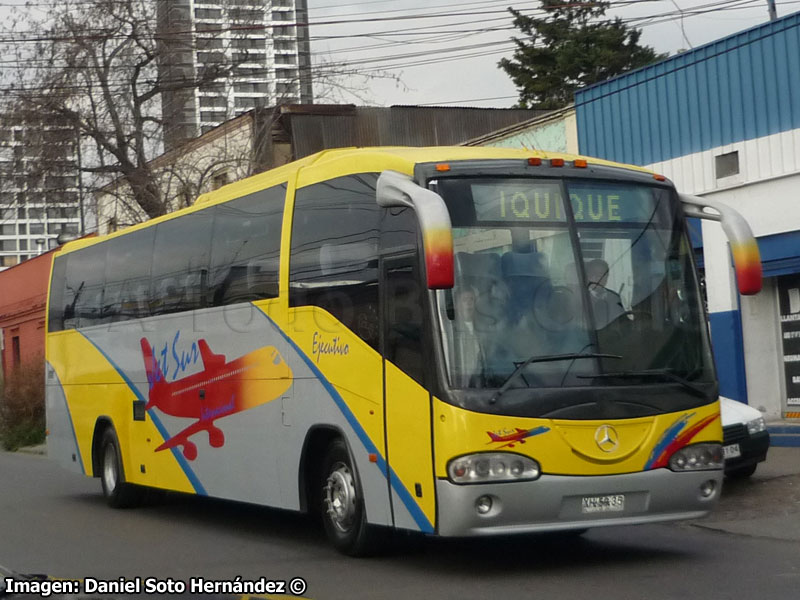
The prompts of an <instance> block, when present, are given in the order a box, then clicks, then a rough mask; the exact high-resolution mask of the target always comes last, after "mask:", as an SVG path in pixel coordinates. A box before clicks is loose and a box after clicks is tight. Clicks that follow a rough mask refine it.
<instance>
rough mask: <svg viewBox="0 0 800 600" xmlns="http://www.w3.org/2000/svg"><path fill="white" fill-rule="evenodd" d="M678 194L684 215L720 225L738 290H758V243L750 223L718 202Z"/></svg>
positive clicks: (753, 292) (746, 293)
mask: <svg viewBox="0 0 800 600" xmlns="http://www.w3.org/2000/svg"><path fill="white" fill-rule="evenodd" d="M678 196H679V198H680V200H681V202H682V203H683V210H684V212H685V213H686V216H687V217H695V218H698V219H707V220H710V221H719V222H720V224H721V225H722V229H723V231H724V232H725V235H726V236H727V237H728V241H729V242H730V244H731V253H732V254H733V266H734V268H735V269H736V281H737V282H738V284H739V293H740V294H742V295H744V296H751V295H753V294H757V293H758V292H760V291H761V285H762V269H761V255H760V254H759V252H758V244H757V243H756V239H755V237H753V232H752V230H751V229H750V225H748V224H747V221H745V220H744V217H743V216H742V215H740V214H739V213H738V212H737V211H736V210H734V209H733V208H731V207H730V206H728V205H726V204H722V203H720V202H715V201H713V200H708V199H706V198H700V197H698V196H690V195H689V194H679V195H678ZM707 208H710V209H711V210H713V211H716V214H714V213H708V212H705V209H707Z"/></svg>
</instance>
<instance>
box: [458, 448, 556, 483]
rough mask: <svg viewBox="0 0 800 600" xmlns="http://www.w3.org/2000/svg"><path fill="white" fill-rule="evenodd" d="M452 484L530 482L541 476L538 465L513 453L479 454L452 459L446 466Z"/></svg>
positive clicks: (530, 459)
mask: <svg viewBox="0 0 800 600" xmlns="http://www.w3.org/2000/svg"><path fill="white" fill-rule="evenodd" d="M447 474H448V476H449V477H450V481H452V482H453V483H487V482H490V481H491V482H499V481H530V480H532V479H536V478H538V477H539V475H541V469H540V467H539V463H538V462H536V461H535V460H533V459H532V458H528V457H527V456H522V455H520V454H514V453H513V452H481V453H479V454H467V455H465V456H459V457H458V458H454V459H453V460H451V461H450V462H449V463H448V465H447Z"/></svg>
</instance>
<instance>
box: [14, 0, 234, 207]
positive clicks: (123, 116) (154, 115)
mask: <svg viewBox="0 0 800 600" xmlns="http://www.w3.org/2000/svg"><path fill="white" fill-rule="evenodd" d="M167 5H169V2H168V3H167ZM158 6H159V3H157V2H155V1H154V0H92V1H88V2H87V0H57V1H54V2H53V3H52V4H51V5H50V6H49V8H48V9H47V10H45V11H43V12H42V11H39V12H37V13H34V12H32V11H31V10H22V9H20V10H19V11H18V12H17V13H16V15H15V18H14V19H12V20H11V21H10V22H9V23H8V24H7V28H8V29H9V30H10V31H8V32H7V33H6V39H8V40H10V42H9V43H6V48H4V56H6V57H13V61H12V62H11V66H12V67H13V70H10V72H9V71H7V72H6V76H5V82H4V87H5V90H4V91H5V98H6V100H7V105H6V107H5V113H6V114H7V115H14V117H15V118H17V119H19V120H20V121H21V122H26V123H31V122H37V121H38V122H42V121H43V120H44V121H46V122H47V121H48V120H51V122H52V123H54V124H58V126H59V127H71V128H72V129H73V130H74V131H75V132H76V135H77V136H78V137H79V138H80V139H81V140H88V141H89V142H90V147H89V148H86V149H85V150H84V160H83V161H82V165H81V170H82V171H83V172H84V173H86V174H89V175H90V177H89V178H88V185H89V187H90V188H95V189H99V188H100V187H102V186H104V185H106V184H108V183H109V182H111V181H115V180H117V179H120V178H121V179H122V180H123V181H124V183H125V185H126V186H127V188H128V189H129V190H130V196H131V197H132V199H133V201H134V202H135V204H136V205H137V206H138V207H139V208H140V209H141V212H142V213H143V214H144V215H145V216H146V217H155V216H158V215H162V214H164V213H165V212H167V211H168V208H169V207H168V203H167V197H166V195H165V193H164V190H163V189H161V186H160V185H159V183H158V177H157V176H156V174H155V173H154V172H153V167H152V165H151V161H152V159H153V158H154V157H156V156H158V155H159V154H161V152H162V151H163V146H162V143H161V140H162V137H161V136H162V133H163V130H164V123H165V122H174V121H175V120H176V119H180V114H179V111H180V110H181V105H180V102H178V103H177V104H176V105H175V106H174V107H168V110H162V104H161V100H162V95H164V94H165V93H169V92H173V93H176V92H177V93H180V92H181V91H187V92H188V91H191V90H194V89H196V88H199V87H202V86H204V85H207V84H211V83H213V82H215V81H218V80H220V79H224V78H226V77H229V76H231V75H232V73H233V70H234V69H235V67H236V64H235V63H234V62H233V61H231V60H229V59H228V57H229V56H230V53H226V52H219V53H218V56H217V60H215V61H214V62H213V64H209V65H206V66H205V68H203V69H193V68H192V69H186V68H181V67H182V65H181V62H185V60H182V61H178V63H177V64H176V65H174V67H173V68H165V65H166V66H169V65H168V63H169V61H172V60H175V59H176V57H178V58H180V57H181V56H185V54H186V53H191V52H193V51H195V50H196V45H197V40H198V38H197V37H196V36H195V35H193V32H192V31H190V30H183V31H176V30H175V29H174V28H173V29H170V28H169V27H168V28H167V29H166V30H163V31H160V30H159V28H158V23H159V20H158ZM162 23H163V20H162ZM218 33H223V32H218ZM224 33H225V35H224V36H221V35H220V36H218V37H219V38H220V39H221V41H222V43H225V44H228V43H231V41H232V39H233V38H234V37H235V34H232V33H231V32H224ZM214 37H215V32H209V33H208V34H207V35H205V36H204V37H203V39H202V41H203V42H207V41H208V40H211V39H214ZM7 60H8V58H7ZM242 60H246V57H244V58H240V61H242ZM159 67H161V68H159ZM173 96H174V94H173ZM172 108H174V112H172V113H171V112H170V111H171V110H172ZM42 159H43V160H42V163H43V164H42V165H41V166H42V167H44V168H46V167H47V165H46V162H47V161H46V154H42ZM92 176H93V177H92Z"/></svg>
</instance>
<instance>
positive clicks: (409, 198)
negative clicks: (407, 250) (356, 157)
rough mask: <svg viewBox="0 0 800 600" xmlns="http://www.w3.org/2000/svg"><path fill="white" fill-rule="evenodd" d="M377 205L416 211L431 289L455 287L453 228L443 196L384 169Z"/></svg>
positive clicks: (404, 176)
mask: <svg viewBox="0 0 800 600" xmlns="http://www.w3.org/2000/svg"><path fill="white" fill-rule="evenodd" d="M376 200H377V202H378V206H382V207H384V208H391V207H395V206H396V207H408V208H411V209H413V210H414V212H415V213H416V215H417V220H418V221H419V226H420V229H421V230H422V243H423V251H424V253H425V273H426V278H427V285H428V289H431V290H444V289H450V288H452V287H453V283H454V279H455V276H454V273H453V228H452V225H451V224H450V214H449V213H448V212H447V206H446V205H445V203H444V200H443V199H442V197H441V196H440V195H439V194H437V193H436V192H433V191H431V190H427V189H425V188H423V187H420V186H418V185H417V184H416V183H414V180H413V179H412V178H411V177H409V176H408V175H404V174H403V173H398V172H397V171H384V172H383V173H381V175H380V177H378V189H377V198H376Z"/></svg>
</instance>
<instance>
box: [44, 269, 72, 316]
mask: <svg viewBox="0 0 800 600" xmlns="http://www.w3.org/2000/svg"><path fill="white" fill-rule="evenodd" d="M68 260H69V255H67V256H61V257H58V258H56V259H55V261H54V262H53V277H52V279H51V281H50V313H49V314H48V317H47V329H48V331H61V330H62V329H64V321H65V319H66V318H67V309H68V308H70V307H68V306H67V305H66V304H65V302H64V300H65V297H66V291H67V290H66V287H67V278H66V276H67V261H68ZM69 318H72V315H69Z"/></svg>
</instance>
